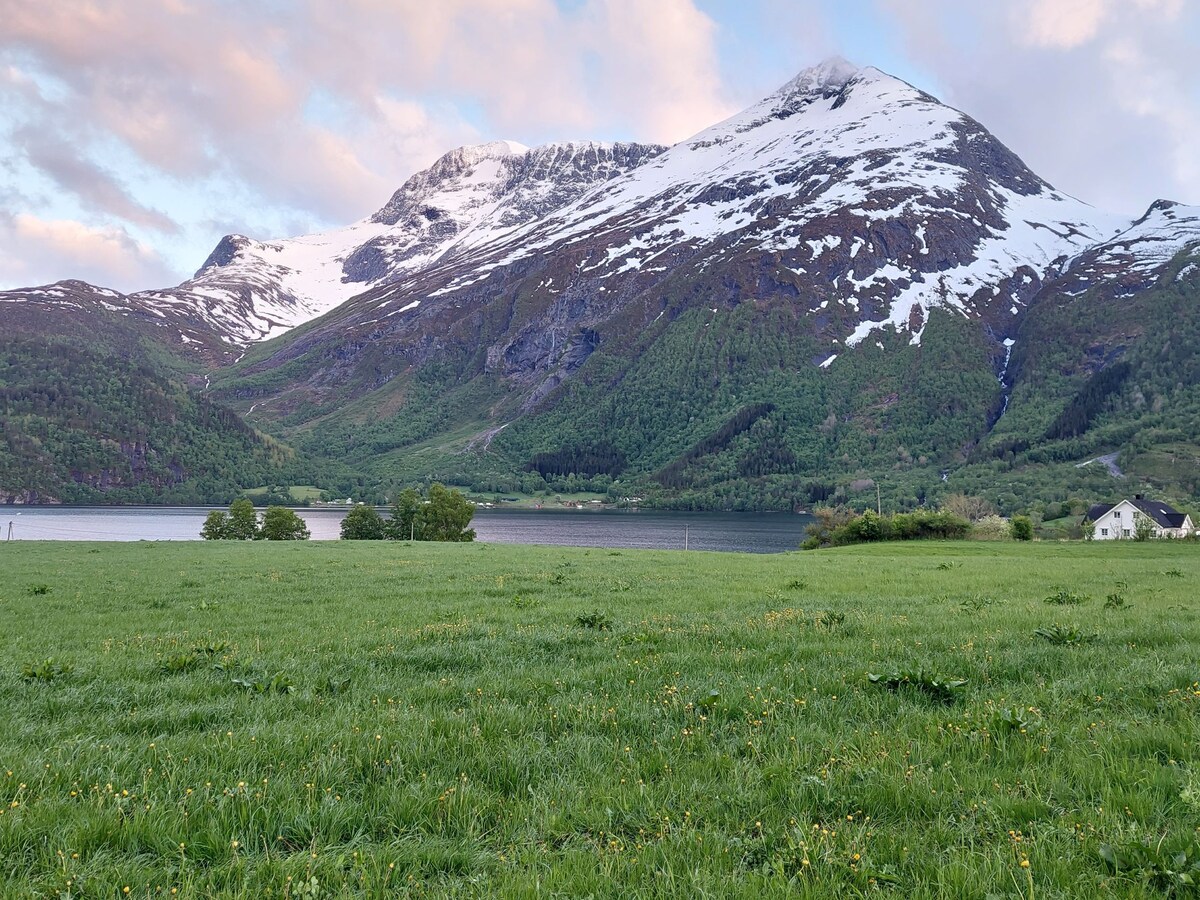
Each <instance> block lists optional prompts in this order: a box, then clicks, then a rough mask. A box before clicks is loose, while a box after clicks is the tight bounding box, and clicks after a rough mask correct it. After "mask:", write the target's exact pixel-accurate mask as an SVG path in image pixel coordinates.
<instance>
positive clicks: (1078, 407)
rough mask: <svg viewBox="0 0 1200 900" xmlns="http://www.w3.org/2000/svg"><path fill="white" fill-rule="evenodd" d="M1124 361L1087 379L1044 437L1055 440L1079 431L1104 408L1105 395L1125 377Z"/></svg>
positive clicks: (1125, 366)
mask: <svg viewBox="0 0 1200 900" xmlns="http://www.w3.org/2000/svg"><path fill="white" fill-rule="evenodd" d="M1130 371H1131V367H1130V365H1129V363H1128V362H1119V363H1117V364H1116V365H1112V366H1109V367H1108V368H1107V369H1102V370H1100V371H1099V372H1097V373H1096V374H1095V375H1093V376H1092V377H1091V378H1089V379H1088V380H1087V382H1086V383H1085V384H1084V386H1083V387H1082V388H1080V389H1079V392H1078V393H1077V394H1076V395H1075V396H1074V397H1072V398H1071V402H1070V403H1068V404H1067V406H1066V408H1065V409H1064V410H1063V411H1062V412H1061V413H1059V415H1058V418H1056V419H1055V420H1054V422H1053V423H1052V424H1051V425H1050V427H1049V428H1048V429H1046V440H1049V441H1057V440H1062V439H1064V438H1073V437H1076V436H1078V435H1081V434H1083V433H1084V432H1085V431H1087V430H1088V426H1089V425H1091V424H1092V420H1093V419H1095V418H1096V416H1097V415H1099V414H1100V412H1101V411H1102V410H1103V409H1104V407H1105V404H1106V403H1107V401H1108V398H1109V397H1111V396H1112V395H1113V394H1115V393H1116V392H1117V391H1119V390H1120V389H1121V386H1122V385H1124V384H1125V382H1126V381H1127V380H1128V378H1129V373H1130Z"/></svg>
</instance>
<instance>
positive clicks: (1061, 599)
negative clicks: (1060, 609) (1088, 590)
mask: <svg viewBox="0 0 1200 900" xmlns="http://www.w3.org/2000/svg"><path fill="white" fill-rule="evenodd" d="M1091 599H1092V598H1091V597H1089V596H1087V595H1086V594H1075V593H1072V592H1071V591H1068V590H1067V589H1066V588H1059V589H1058V590H1057V591H1055V592H1054V593H1053V594H1051V595H1050V596H1049V597H1047V598H1046V602H1047V603H1049V604H1051V605H1052V606H1077V605H1079V604H1080V603H1087V602H1088V601H1089V600H1091Z"/></svg>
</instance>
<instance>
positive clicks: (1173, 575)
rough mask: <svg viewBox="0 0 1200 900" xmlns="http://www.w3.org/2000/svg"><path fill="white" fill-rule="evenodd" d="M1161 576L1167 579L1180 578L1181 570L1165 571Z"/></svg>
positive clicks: (1181, 575)
mask: <svg viewBox="0 0 1200 900" xmlns="http://www.w3.org/2000/svg"><path fill="white" fill-rule="evenodd" d="M1163 574H1164V575H1166V576H1167V577H1168V578H1182V577H1183V570H1182V569H1167V571H1165V572H1163Z"/></svg>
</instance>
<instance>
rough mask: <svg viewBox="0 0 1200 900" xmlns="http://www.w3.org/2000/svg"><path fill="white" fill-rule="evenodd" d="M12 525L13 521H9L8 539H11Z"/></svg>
mask: <svg viewBox="0 0 1200 900" xmlns="http://www.w3.org/2000/svg"><path fill="white" fill-rule="evenodd" d="M12 525H13V523H12V522H9V523H8V539H9V540H10V541H11V540H12Z"/></svg>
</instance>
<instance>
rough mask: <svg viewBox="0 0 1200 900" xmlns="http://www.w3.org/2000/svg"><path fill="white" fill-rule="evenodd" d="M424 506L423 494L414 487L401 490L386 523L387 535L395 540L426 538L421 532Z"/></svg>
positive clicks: (420, 539)
mask: <svg viewBox="0 0 1200 900" xmlns="http://www.w3.org/2000/svg"><path fill="white" fill-rule="evenodd" d="M439 486H440V485H439ZM424 508H425V504H424V502H423V501H422V500H421V495H420V494H418V493H417V492H416V491H414V490H413V489H412V488H407V489H406V490H403V491H401V492H400V493H399V494H398V495H396V499H395V501H393V503H392V517H391V518H390V519H388V521H387V522H386V523H385V525H384V529H385V536H386V537H387V538H389V539H390V540H393V541H408V540H415V541H423V540H425V538H424V537H423V536H422V534H421V528H422V522H421V519H422V514H423V512H424Z"/></svg>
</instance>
